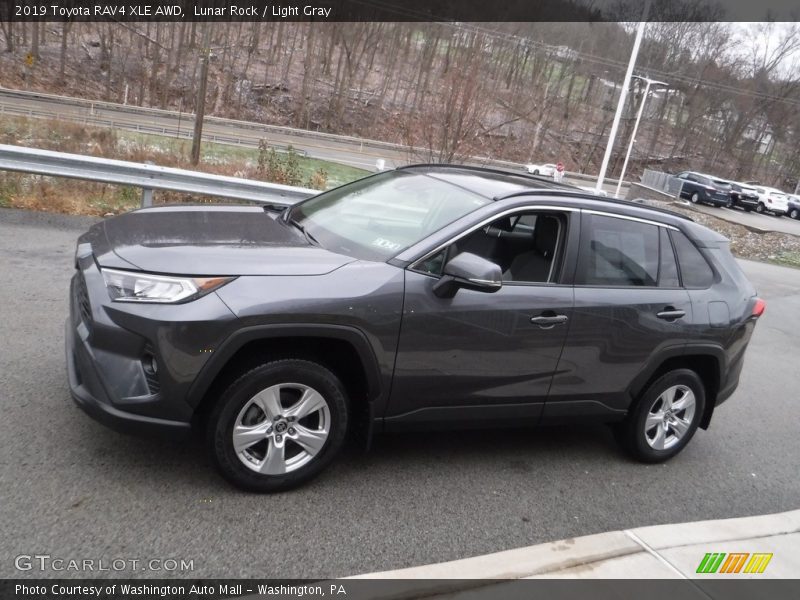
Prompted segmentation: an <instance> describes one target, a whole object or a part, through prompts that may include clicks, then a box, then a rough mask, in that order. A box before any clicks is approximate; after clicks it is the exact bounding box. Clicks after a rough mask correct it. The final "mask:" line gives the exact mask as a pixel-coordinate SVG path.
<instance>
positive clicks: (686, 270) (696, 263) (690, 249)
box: [670, 231, 714, 288]
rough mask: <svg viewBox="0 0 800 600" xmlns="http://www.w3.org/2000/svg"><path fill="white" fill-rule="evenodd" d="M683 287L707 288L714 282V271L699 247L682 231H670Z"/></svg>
mask: <svg viewBox="0 0 800 600" xmlns="http://www.w3.org/2000/svg"><path fill="white" fill-rule="evenodd" d="M670 236H671V237H672V243H673V245H674V246H675V254H676V255H677V256H678V265H679V266H680V271H681V281H682V282H683V287H687V288H707V287H711V284H712V283H714V271H713V270H712V269H711V267H710V266H709V264H708V262H707V261H706V259H705V258H704V257H703V255H702V254H701V253H700V251H699V250H698V249H697V247H696V246H695V245H694V244H693V243H692V242H691V241H690V240H689V238H687V237H686V236H685V235H684V234H683V233H681V232H680V231H670Z"/></svg>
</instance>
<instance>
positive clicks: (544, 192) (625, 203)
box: [495, 190, 694, 221]
mask: <svg viewBox="0 0 800 600" xmlns="http://www.w3.org/2000/svg"><path fill="white" fill-rule="evenodd" d="M522 196H559V197H567V198H582V199H584V200H594V201H595V202H599V203H600V204H604V203H607V204H616V205H618V206H627V207H628V208H644V209H646V210H652V211H655V212H658V213H662V214H665V215H670V216H672V217H678V218H679V219H684V220H686V221H694V219H692V218H691V217H690V216H688V215H683V214H681V213H679V212H675V211H674V210H669V209H668V208H660V207H658V206H652V205H650V204H642V203H640V202H634V201H633V200H622V199H620V198H607V197H605V196H595V195H594V194H590V193H588V192H584V191H580V192H572V191H567V190H527V191H524V192H512V193H510V194H505V195H503V196H498V197H496V198H495V200H507V199H509V198H518V197H522Z"/></svg>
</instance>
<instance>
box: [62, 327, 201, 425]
mask: <svg viewBox="0 0 800 600" xmlns="http://www.w3.org/2000/svg"><path fill="white" fill-rule="evenodd" d="M64 340H65V345H66V352H67V380H68V382H69V391H70V393H71V395H72V399H73V400H74V401H75V404H77V405H78V406H79V407H80V408H81V409H83V411H84V412H85V413H86V414H87V415H89V416H90V417H92V418H93V419H94V420H95V421H98V422H100V423H102V424H103V425H105V426H106V427H110V428H111V429H114V430H115V431H120V432H122V433H132V434H136V435H155V436H160V437H169V438H172V439H176V438H178V439H181V438H185V437H187V436H188V434H189V431H190V424H189V423H188V422H185V423H184V422H181V421H168V420H166V419H157V418H154V417H145V416H142V415H136V414H133V413H130V412H125V411H124V410H120V409H118V408H116V407H115V406H114V405H113V404H112V402H111V400H110V398H109V396H108V392H106V390H105V389H104V387H103V383H102V378H101V375H100V374H99V373H98V372H97V368H96V366H95V363H94V361H93V360H92V356H91V349H90V348H89V346H88V344H87V343H86V342H85V341H84V340H83V339H80V337H79V335H78V331H77V330H76V328H75V327H73V324H72V322H71V319H67V322H66V327H65V332H64ZM93 392H94V393H93Z"/></svg>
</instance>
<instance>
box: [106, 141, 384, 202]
mask: <svg viewBox="0 0 800 600" xmlns="http://www.w3.org/2000/svg"><path fill="white" fill-rule="evenodd" d="M117 135H118V136H119V138H120V139H121V140H125V141H127V142H129V143H132V144H136V145H140V146H146V147H150V148H153V149H154V150H156V151H158V152H163V153H165V154H170V155H173V156H189V153H190V152H191V148H192V144H191V142H190V141H189V140H184V139H178V138H173V137H166V136H159V135H152V134H141V133H134V132H127V131H120V132H119V133H118V134H117ZM200 160H201V162H202V163H205V164H214V165H220V164H221V165H225V164H241V165H243V166H246V167H255V165H256V164H257V163H258V149H257V148H248V147H246V146H234V145H231V144H219V143H216V142H204V143H203V145H202V146H201V148H200ZM298 161H299V163H300V171H301V172H302V175H303V179H308V178H309V177H311V175H313V174H314V173H315V172H316V171H318V170H320V169H321V170H323V171H325V172H326V173H327V174H328V183H327V186H326V189H330V188H334V187H337V186H340V185H342V184H344V183H349V182H351V181H355V180H356V179H361V178H362V177H365V176H367V175H369V174H370V172H369V171H366V170H364V169H359V168H357V167H351V166H349V165H343V164H340V163H335V162H330V161H327V160H320V159H318V158H310V157H302V156H301V157H299V158H298Z"/></svg>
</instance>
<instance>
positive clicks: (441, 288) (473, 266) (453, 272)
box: [433, 252, 503, 298]
mask: <svg viewBox="0 0 800 600" xmlns="http://www.w3.org/2000/svg"><path fill="white" fill-rule="evenodd" d="M501 287H503V272H502V271H501V270H500V267H499V266H498V265H496V264H495V263H493V262H490V261H488V260H486V259H485V258H481V257H480V256H478V255H476V254H471V253H469V252H462V253H461V254H458V255H456V256H454V257H453V258H452V259H451V260H450V261H448V263H447V264H446V265H445V266H444V275H442V277H441V279H439V281H438V282H436V284H435V285H434V286H433V293H434V294H436V295H437V296H438V297H439V298H452V297H453V296H454V295H455V293H456V292H457V291H458V289H459V288H465V289H468V290H475V291H476V292H489V293H491V292H496V291H497V290H499V289H500V288H501Z"/></svg>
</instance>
